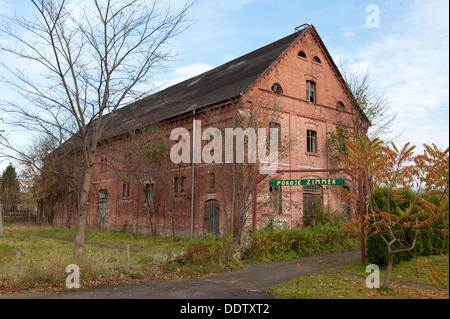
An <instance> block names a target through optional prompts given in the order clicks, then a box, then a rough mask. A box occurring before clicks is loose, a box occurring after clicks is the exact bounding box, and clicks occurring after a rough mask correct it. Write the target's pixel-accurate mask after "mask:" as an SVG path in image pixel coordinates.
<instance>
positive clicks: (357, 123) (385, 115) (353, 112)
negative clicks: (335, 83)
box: [340, 59, 401, 143]
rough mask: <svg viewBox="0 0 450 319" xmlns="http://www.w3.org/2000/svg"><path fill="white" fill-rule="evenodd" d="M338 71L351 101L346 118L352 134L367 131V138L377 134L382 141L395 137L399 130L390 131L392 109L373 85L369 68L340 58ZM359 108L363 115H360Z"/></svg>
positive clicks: (388, 140)
mask: <svg viewBox="0 0 450 319" xmlns="http://www.w3.org/2000/svg"><path fill="white" fill-rule="evenodd" d="M340 71H341V73H342V76H343V78H344V81H345V83H346V85H347V88H348V89H349V98H350V101H351V103H352V104H353V105H352V107H351V109H350V120H351V122H352V125H353V132H354V134H356V135H365V134H366V133H367V135H368V136H369V138H370V139H371V140H373V139H375V138H379V139H382V140H384V141H385V142H386V143H389V142H391V141H392V140H394V139H395V138H397V137H398V136H399V135H400V134H401V133H400V134H399V135H394V134H393V132H392V130H391V129H392V123H393V122H394V121H395V119H396V118H397V113H395V112H393V111H392V108H391V104H390V101H389V99H388V97H387V96H386V95H385V94H384V93H383V92H378V91H376V90H375V89H374V87H373V81H372V80H371V76H370V72H369V70H358V69H356V70H355V69H353V68H352V67H351V66H350V64H349V62H348V60H347V59H344V60H343V61H341V63H340ZM360 111H362V113H363V114H364V115H361V112H360ZM367 121H368V122H369V123H370V128H369V130H368V131H367V132H365V129H366V128H367Z"/></svg>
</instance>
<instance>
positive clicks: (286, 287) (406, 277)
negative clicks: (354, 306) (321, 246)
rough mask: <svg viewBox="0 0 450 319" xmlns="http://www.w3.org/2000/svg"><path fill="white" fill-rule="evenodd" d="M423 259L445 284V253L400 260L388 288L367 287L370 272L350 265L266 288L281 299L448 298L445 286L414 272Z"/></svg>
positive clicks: (424, 270)
mask: <svg viewBox="0 0 450 319" xmlns="http://www.w3.org/2000/svg"><path fill="white" fill-rule="evenodd" d="M424 260H425V261H427V262H432V263H433V265H434V266H435V267H436V269H438V270H439V271H441V272H442V275H443V277H442V278H443V279H444V282H446V285H447V287H448V277H449V270H448V265H449V257H448V254H447V255H442V256H430V257H420V258H415V259H413V260H409V261H404V262H401V263H399V264H398V265H396V266H395V267H394V268H393V272H392V276H391V285H390V288H389V289H368V288H367V287H366V284H365V278H366V277H367V275H368V274H369V273H366V272H365V269H366V267H365V266H362V265H361V264H352V265H347V266H342V267H339V268H334V269H330V270H327V271H324V272H323V273H320V274H314V275H308V276H303V277H299V278H297V279H294V280H291V281H289V282H286V283H283V284H280V285H276V286H272V287H269V288H268V289H267V291H268V292H269V293H271V294H273V295H275V296H276V297H277V298H283V299H430V298H431V299H448V298H449V292H448V289H442V288H438V287H436V286H434V285H433V283H431V282H430V280H429V278H428V276H427V274H426V273H427V271H426V269H424V268H423V267H421V268H420V271H419V272H417V270H418V267H417V265H418V264H419V263H421V262H423V261H424ZM384 273H385V271H384V269H381V272H380V277H381V284H382V280H383V278H384ZM404 282H407V284H405V283H404ZM414 284H419V285H420V286H418V285H414Z"/></svg>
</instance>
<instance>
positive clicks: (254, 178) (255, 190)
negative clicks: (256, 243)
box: [252, 169, 258, 230]
mask: <svg viewBox="0 0 450 319" xmlns="http://www.w3.org/2000/svg"><path fill="white" fill-rule="evenodd" d="M257 189H258V169H255V176H253V220H252V225H253V230H256V204H257V202H256V196H257V194H258V191H257Z"/></svg>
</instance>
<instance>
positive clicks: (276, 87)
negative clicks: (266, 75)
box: [272, 83, 283, 94]
mask: <svg viewBox="0 0 450 319" xmlns="http://www.w3.org/2000/svg"><path fill="white" fill-rule="evenodd" d="M272 92H274V93H276V94H283V88H282V87H281V85H279V84H278V83H274V84H273V85H272Z"/></svg>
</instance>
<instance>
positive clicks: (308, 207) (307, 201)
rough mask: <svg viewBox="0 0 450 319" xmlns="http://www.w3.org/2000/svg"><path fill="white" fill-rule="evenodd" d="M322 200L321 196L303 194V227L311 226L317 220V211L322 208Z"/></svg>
mask: <svg viewBox="0 0 450 319" xmlns="http://www.w3.org/2000/svg"><path fill="white" fill-rule="evenodd" d="M321 204H322V200H321V195H320V194H307V193H304V194H303V226H304V227H307V226H310V225H311V222H312V221H313V220H314V219H315V218H316V214H317V209H318V208H319V207H320V206H321Z"/></svg>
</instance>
